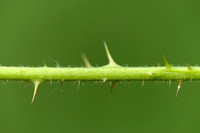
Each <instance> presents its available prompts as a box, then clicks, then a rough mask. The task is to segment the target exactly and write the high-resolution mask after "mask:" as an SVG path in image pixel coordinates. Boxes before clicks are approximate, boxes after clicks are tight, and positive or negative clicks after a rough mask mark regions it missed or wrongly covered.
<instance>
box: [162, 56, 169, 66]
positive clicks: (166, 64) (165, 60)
mask: <svg viewBox="0 0 200 133" xmlns="http://www.w3.org/2000/svg"><path fill="white" fill-rule="evenodd" d="M163 59H164V62H165V67H166V68H168V69H169V68H171V65H170V64H169V63H168V62H167V59H166V58H165V56H163Z"/></svg>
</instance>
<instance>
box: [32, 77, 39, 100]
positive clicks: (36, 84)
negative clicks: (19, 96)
mask: <svg viewBox="0 0 200 133" xmlns="http://www.w3.org/2000/svg"><path fill="white" fill-rule="evenodd" d="M33 83H34V84H35V88H34V93H33V98H32V101H31V103H33V101H34V99H35V96H36V93H37V90H38V88H39V86H40V84H41V81H40V80H35V81H33Z"/></svg>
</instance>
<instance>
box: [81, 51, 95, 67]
mask: <svg viewBox="0 0 200 133" xmlns="http://www.w3.org/2000/svg"><path fill="white" fill-rule="evenodd" d="M81 57H82V59H83V62H84V63H85V66H86V67H92V65H91V64H90V62H89V60H88V58H87V56H86V55H85V54H84V53H82V54H81Z"/></svg>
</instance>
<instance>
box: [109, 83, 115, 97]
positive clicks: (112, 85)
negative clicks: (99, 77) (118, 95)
mask: <svg viewBox="0 0 200 133" xmlns="http://www.w3.org/2000/svg"><path fill="white" fill-rule="evenodd" d="M114 85H115V82H114V81H112V82H111V90H110V94H112V91H113V87H114Z"/></svg>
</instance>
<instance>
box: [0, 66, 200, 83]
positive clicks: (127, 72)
mask: <svg viewBox="0 0 200 133" xmlns="http://www.w3.org/2000/svg"><path fill="white" fill-rule="evenodd" d="M190 68H191V69H188V67H171V68H166V67H95V68H94V67H92V68H53V67H0V79H5V80H30V81H32V80H42V81H46V80H84V81H86V80H95V81H96V80H99V81H114V80H116V81H117V80H191V79H192V80H200V67H190Z"/></svg>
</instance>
